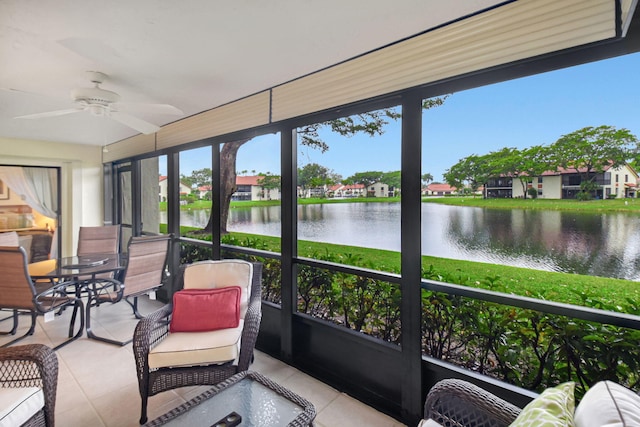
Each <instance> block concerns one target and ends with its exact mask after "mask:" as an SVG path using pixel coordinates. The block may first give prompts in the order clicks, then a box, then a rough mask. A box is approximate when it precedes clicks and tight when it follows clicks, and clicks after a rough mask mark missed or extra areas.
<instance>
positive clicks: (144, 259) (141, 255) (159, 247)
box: [86, 235, 171, 345]
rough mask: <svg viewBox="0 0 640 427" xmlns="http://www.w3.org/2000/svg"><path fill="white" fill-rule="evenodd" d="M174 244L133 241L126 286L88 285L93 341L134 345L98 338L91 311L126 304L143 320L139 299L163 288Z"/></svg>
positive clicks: (157, 239)
mask: <svg viewBox="0 0 640 427" xmlns="http://www.w3.org/2000/svg"><path fill="white" fill-rule="evenodd" d="M170 242H171V236H170V235H158V236H139V237H132V238H131V239H130V240H129V244H128V246H127V247H128V250H127V266H126V269H125V271H124V273H123V276H122V282H121V281H119V280H116V279H110V278H101V277H97V278H95V279H92V280H88V281H87V282H86V283H87V287H88V289H89V299H88V301H87V308H86V310H87V314H86V319H87V320H86V322H87V336H88V337H89V338H92V339H95V340H99V341H104V342H107V343H110V344H116V345H126V344H128V343H130V342H131V339H129V340H126V341H117V340H113V339H110V338H105V337H101V336H98V335H96V334H95V333H94V332H93V330H92V329H91V309H92V307H97V306H100V305H101V304H104V303H111V304H115V303H118V302H120V301H122V300H125V301H126V302H127V303H128V304H129V305H130V306H131V308H132V309H133V314H134V315H135V317H136V318H137V319H141V318H142V317H143V316H142V315H141V314H140V312H139V311H138V297H139V296H141V295H144V294H148V293H149V292H151V291H154V290H155V289H157V288H159V287H160V286H162V281H163V279H164V273H165V266H166V264H167V255H168V252H169V243H170ZM132 300H133V301H132Z"/></svg>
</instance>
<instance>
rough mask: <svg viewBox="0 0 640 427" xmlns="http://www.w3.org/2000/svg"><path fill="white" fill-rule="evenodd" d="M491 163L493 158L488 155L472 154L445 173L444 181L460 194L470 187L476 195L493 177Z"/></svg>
mask: <svg viewBox="0 0 640 427" xmlns="http://www.w3.org/2000/svg"><path fill="white" fill-rule="evenodd" d="M490 161H491V156H490V155H488V154H485V155H484V156H478V155H476V154H472V155H470V156H467V157H464V158H462V159H460V160H459V161H458V163H456V164H455V165H453V166H451V167H450V168H449V169H447V170H446V171H445V173H444V179H445V181H446V182H447V184H449V185H450V186H452V187H455V188H457V189H458V191H459V192H460V191H462V190H463V189H464V188H465V187H466V186H468V187H469V189H470V190H471V191H472V192H474V193H475V192H476V191H478V188H480V186H482V185H485V184H486V183H487V181H488V180H489V177H491V176H492V175H493V171H492V169H491V165H490Z"/></svg>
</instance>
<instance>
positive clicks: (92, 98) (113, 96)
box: [16, 71, 184, 134]
mask: <svg viewBox="0 0 640 427" xmlns="http://www.w3.org/2000/svg"><path fill="white" fill-rule="evenodd" d="M87 73H88V74H89V78H90V80H91V83H93V84H94V87H85V88H77V89H74V90H72V91H71V99H72V100H73V102H74V103H75V104H76V107H74V108H69V109H65V110H55V111H47V112H44V113H37V114H28V115H25V116H19V117H16V119H40V118H43V117H54V116H62V115H65V114H73V113H81V112H83V111H86V112H88V113H90V114H92V115H94V116H99V117H110V118H112V119H114V120H116V121H118V122H120V123H122V124H123V125H125V126H128V127H130V128H133V129H135V130H137V131H138V132H140V133H144V134H150V133H154V132H157V131H158V130H160V127H158V126H156V125H154V124H152V123H149V122H147V121H145V120H142V119H140V118H138V117H136V116H133V115H131V114H127V113H125V112H122V111H120V108H126V107H127V105H129V106H134V105H135V106H136V107H138V108H141V109H142V110H143V111H145V112H149V113H156V114H173V115H182V114H184V113H183V112H182V110H180V109H178V108H176V107H174V106H172V105H168V104H124V103H119V102H118V101H120V95H118V94H117V93H115V92H112V91H110V90H106V89H102V88H101V87H100V84H102V82H104V81H105V80H106V78H107V75H106V74H104V73H101V72H99V71H88V72H87Z"/></svg>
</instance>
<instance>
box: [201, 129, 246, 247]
mask: <svg viewBox="0 0 640 427" xmlns="http://www.w3.org/2000/svg"><path fill="white" fill-rule="evenodd" d="M249 141H250V139H241V140H239V141H231V142H227V143H225V144H224V145H223V146H222V149H221V150H220V235H221V236H222V235H223V234H227V233H228V231H227V220H228V219H229V205H230V204H231V196H232V195H233V193H235V192H236V158H237V156H238V149H239V148H240V147H242V146H243V145H244V144H245V143H247V142H249ZM214 149H215V146H214ZM214 171H215V167H214ZM213 203H214V204H215V203H216V201H215V200H214V202H213ZM212 214H213V211H212ZM204 231H207V232H209V233H211V232H212V231H213V215H210V216H209V222H208V223H207V226H206V227H205V228H204Z"/></svg>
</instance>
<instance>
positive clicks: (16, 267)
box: [0, 246, 84, 350]
mask: <svg viewBox="0 0 640 427" xmlns="http://www.w3.org/2000/svg"><path fill="white" fill-rule="evenodd" d="M0 271H2V277H0V308H1V309H10V310H14V316H13V318H14V325H13V328H12V329H11V330H10V331H8V332H3V333H2V334H3V335H15V333H16V330H17V326H18V318H19V316H18V315H17V313H18V312H28V313H30V314H31V326H30V328H29V330H28V331H27V332H26V333H25V334H24V335H22V336H20V337H18V338H16V339H14V340H13V341H10V342H8V343H6V344H4V345H3V346H2V347H7V346H9V345H11V344H14V343H16V342H18V341H20V340H22V339H24V338H26V337H27V336H29V335H33V333H34V331H35V328H36V319H37V317H38V315H39V314H45V313H49V312H52V311H53V312H56V311H58V310H61V309H63V308H65V307H68V306H73V307H74V312H73V315H72V316H71V322H70V324H69V339H68V340H66V341H64V342H62V343H61V344H59V345H58V346H57V347H55V349H56V350H57V349H58V348H60V347H62V346H64V345H66V344H68V343H69V342H71V341H73V340H76V339H78V338H80V337H81V336H82V333H83V330H84V311H83V310H84V305H83V303H82V300H81V299H80V298H76V297H75V296H73V295H69V294H68V293H67V288H68V287H70V286H72V285H73V283H70V282H62V283H57V284H55V285H52V284H51V283H50V282H45V283H34V282H33V281H32V280H31V277H30V276H29V270H28V267H27V254H26V252H25V250H24V249H23V248H21V247H7V246H3V247H0ZM74 283H75V282H74ZM77 313H80V327H79V328H78V331H77V333H76V334H75V335H74V333H73V330H74V329H75V328H74V326H75V321H76V315H77Z"/></svg>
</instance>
